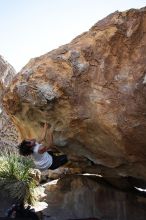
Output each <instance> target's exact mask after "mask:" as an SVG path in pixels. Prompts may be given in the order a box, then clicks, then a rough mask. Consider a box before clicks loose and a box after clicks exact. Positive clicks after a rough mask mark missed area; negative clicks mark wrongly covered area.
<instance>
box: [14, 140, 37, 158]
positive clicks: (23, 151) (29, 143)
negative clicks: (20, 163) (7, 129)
mask: <svg viewBox="0 0 146 220" xmlns="http://www.w3.org/2000/svg"><path fill="white" fill-rule="evenodd" d="M35 144H36V140H35V139H27V140H23V141H22V142H21V143H20V144H19V145H18V149H19V154H20V155H23V156H28V155H31V154H32V153H33V147H34V146H35Z"/></svg>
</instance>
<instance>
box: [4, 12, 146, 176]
mask: <svg viewBox="0 0 146 220" xmlns="http://www.w3.org/2000/svg"><path fill="white" fill-rule="evenodd" d="M145 33H146V8H142V9H140V10H135V9H132V10H129V11H125V12H118V11H117V12H115V13H113V14H111V15H109V16H107V17H106V18H105V19H103V20H101V21H99V22H98V23H96V24H95V25H94V26H93V27H92V28H91V29H90V30H89V31H88V32H85V33H83V34H82V35H80V36H78V37H76V38H75V39H74V40H73V41H72V42H70V43H69V44H66V45H64V46H61V47H59V48H58V49H56V50H53V51H51V52H49V53H47V54H45V55H42V56H40V57H37V58H34V59H31V60H30V62H29V63H28V64H27V65H26V66H25V67H24V68H23V69H22V70H21V72H20V73H19V74H18V75H16V76H15V77H14V80H13V82H12V83H11V86H10V88H8V89H7V91H6V93H5V96H4V98H3V104H4V106H5V108H6V110H7V112H8V113H9V114H10V115H12V116H13V117H12V119H13V121H14V123H15V125H16V126H17V127H18V129H19V131H20V132H21V137H22V138H26V137H38V136H39V135H40V132H41V128H42V123H43V122H45V121H47V122H48V123H50V124H51V126H52V127H53V134H54V143H55V144H56V145H57V146H58V147H59V148H60V149H61V150H62V151H63V152H65V153H67V154H68V155H69V156H70V155H71V156H72V155H73V156H75V157H80V158H82V159H83V160H84V159H85V160H86V162H84V164H83V165H81V163H80V160H79V161H78V166H79V167H81V166H83V168H84V170H85V171H86V170H89V169H90V170H92V172H94V173H97V172H98V171H100V170H102V171H103V172H102V174H103V175H104V174H105V176H108V175H109V176H115V175H117V176H120V177H123V176H124V177H126V176H131V177H135V178H140V179H143V180H146V138H145V133H146V97H145V92H146V34H145ZM98 166H99V168H101V169H98ZM94 168H95V169H94Z"/></svg>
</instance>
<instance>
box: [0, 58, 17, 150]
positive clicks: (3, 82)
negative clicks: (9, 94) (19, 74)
mask: <svg viewBox="0 0 146 220" xmlns="http://www.w3.org/2000/svg"><path fill="white" fill-rule="evenodd" d="M15 75H16V71H15V69H14V68H13V67H12V66H11V65H10V64H9V63H8V62H7V61H6V60H5V59H4V58H3V57H2V56H0V150H2V151H3V150H4V149H8V148H9V149H13V150H14V149H15V148H14V147H15V146H16V145H17V144H18V136H19V135H18V130H17V128H16V127H15V125H14V124H13V122H12V120H11V118H10V117H9V116H8V114H7V113H6V111H5V110H4V109H3V106H2V102H1V99H2V96H3V93H4V91H5V89H7V87H8V86H9V84H10V83H11V81H12V79H13V77H14V76H15Z"/></svg>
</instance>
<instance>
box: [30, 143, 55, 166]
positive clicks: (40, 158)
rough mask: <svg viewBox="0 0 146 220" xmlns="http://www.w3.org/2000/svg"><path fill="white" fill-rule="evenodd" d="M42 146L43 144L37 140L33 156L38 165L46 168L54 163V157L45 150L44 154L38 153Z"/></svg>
mask: <svg viewBox="0 0 146 220" xmlns="http://www.w3.org/2000/svg"><path fill="white" fill-rule="evenodd" d="M41 146H42V144H39V143H37V142H36V144H35V146H34V148H33V154H32V156H33V160H34V163H35V165H36V167H37V168H38V169H40V170H46V169H48V168H49V167H50V166H51V165H52V163H53V159H52V156H51V155H50V154H48V153H47V152H44V153H43V154H40V153H38V150H39V148H40V147H41Z"/></svg>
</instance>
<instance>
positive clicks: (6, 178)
mask: <svg viewBox="0 0 146 220" xmlns="http://www.w3.org/2000/svg"><path fill="white" fill-rule="evenodd" d="M32 167H33V162H32V159H30V158H24V157H22V156H20V155H18V154H16V153H12V152H5V153H2V154H1V155H0V186H1V189H3V190H6V191H7V192H8V193H9V195H10V196H11V197H12V198H15V199H16V200H17V201H20V202H22V201H23V202H25V203H26V202H27V203H28V204H33V203H34V201H35V198H34V189H35V187H36V181H35V180H34V179H33V178H32V177H31V176H30V172H29V170H30V168H32Z"/></svg>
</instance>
